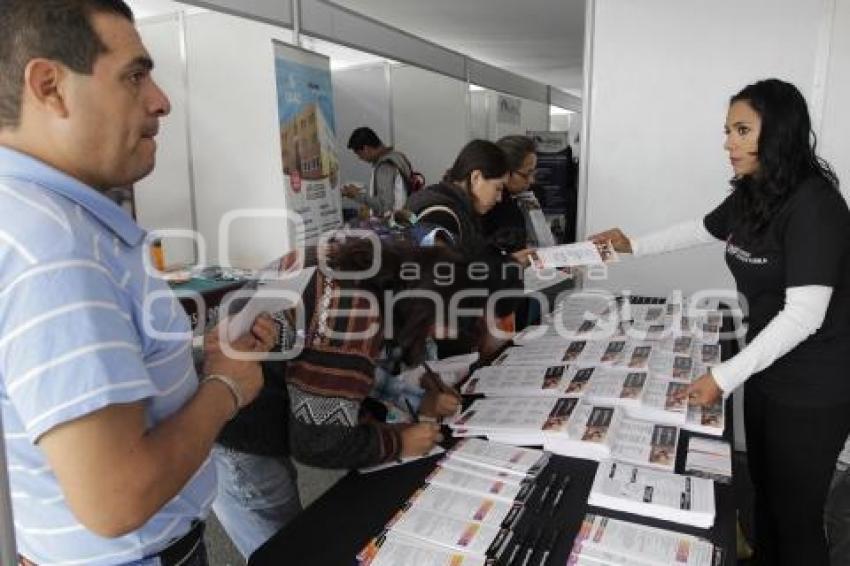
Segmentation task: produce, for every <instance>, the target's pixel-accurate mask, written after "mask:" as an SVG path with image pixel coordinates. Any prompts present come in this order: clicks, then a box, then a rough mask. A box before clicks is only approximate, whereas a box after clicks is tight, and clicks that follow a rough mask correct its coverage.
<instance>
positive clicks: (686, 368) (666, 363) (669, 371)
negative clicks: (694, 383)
mask: <svg viewBox="0 0 850 566" xmlns="http://www.w3.org/2000/svg"><path fill="white" fill-rule="evenodd" d="M649 369H650V370H651V371H652V372H653V373H656V374H658V375H662V376H664V377H670V378H673V379H687V380H690V379H691V378H692V376H693V371H694V359H693V358H692V357H691V356H690V355H682V354H674V353H672V352H664V351H661V350H658V351H655V352H653V353H652V356H651V359H650V360H649Z"/></svg>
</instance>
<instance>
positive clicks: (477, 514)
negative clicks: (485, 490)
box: [405, 485, 513, 527]
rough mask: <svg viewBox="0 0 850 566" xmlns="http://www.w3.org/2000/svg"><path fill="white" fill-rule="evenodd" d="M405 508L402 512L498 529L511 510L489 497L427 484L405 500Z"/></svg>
mask: <svg viewBox="0 0 850 566" xmlns="http://www.w3.org/2000/svg"><path fill="white" fill-rule="evenodd" d="M406 508H407V510H406V511H405V512H409V511H410V510H424V511H430V512H433V513H437V514H439V515H446V516H448V517H453V518H455V519H463V520H465V521H475V522H478V523H483V524H485V525H490V526H494V527H500V526H501V524H502V522H503V521H504V520H505V518H506V517H507V516H508V514H509V513H510V512H511V510H512V509H513V504H511V503H508V502H506V501H501V500H498V499H494V498H492V497H484V496H481V495H473V494H471V493H458V492H457V491H455V490H452V489H447V488H444V487H440V486H438V485H430V486H427V487H425V488H422V489H419V490H417V491H416V493H414V494H413V496H412V497H411V498H410V499H409V500H408V502H407V504H406Z"/></svg>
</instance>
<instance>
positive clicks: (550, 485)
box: [538, 472, 558, 509]
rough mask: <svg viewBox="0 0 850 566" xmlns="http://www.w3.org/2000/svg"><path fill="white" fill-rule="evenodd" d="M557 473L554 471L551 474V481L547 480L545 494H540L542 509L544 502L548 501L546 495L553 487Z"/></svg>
mask: <svg viewBox="0 0 850 566" xmlns="http://www.w3.org/2000/svg"><path fill="white" fill-rule="evenodd" d="M557 477H558V476H557V474H555V473H554V472H553V473H552V475H551V476H549V481H547V482H546V486H545V487H544V488H543V494H542V495H541V496H540V503H539V504H538V505H540V507H541V509H542V507H543V502H544V501H546V497H547V496H548V495H549V490H551V489H552V485H553V484H554V483H555V479H556V478H557Z"/></svg>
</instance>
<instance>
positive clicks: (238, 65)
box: [187, 13, 292, 267]
mask: <svg viewBox="0 0 850 566" xmlns="http://www.w3.org/2000/svg"><path fill="white" fill-rule="evenodd" d="M187 23H188V42H189V85H190V92H191V94H192V109H191V124H192V134H193V135H192V139H193V154H194V158H195V188H196V208H197V218H198V229H199V231H200V232H201V234H202V235H203V236H204V237H205V238H206V240H207V243H208V245H209V248H210V256H211V260H212V261H213V262H217V261H220V260H221V259H222V257H224V256H223V254H222V252H223V251H227V253H228V254H229V257H230V258H231V262H232V263H233V264H234V265H238V266H244V267H259V266H261V265H262V264H264V263H266V262H267V261H269V260H271V259H273V258H275V257H277V256H279V255H280V254H281V253H282V252H283V251H285V250H286V249H288V248H289V247H290V240H289V239H288V234H287V227H286V225H285V224H284V223H283V222H281V221H280V220H274V219H253V220H247V219H246V220H241V221H239V222H237V223H235V224H234V226H233V236H232V238H231V242H230V245H229V247H228V250H222V249H221V247H222V246H221V243H220V242H219V238H218V234H219V225H220V223H221V221H222V218H223V217H224V216H225V215H226V214H227V213H229V212H231V211H233V210H236V209H246V208H252V209H259V210H269V209H277V210H281V209H284V208H285V206H286V202H285V197H284V186H283V170H282V164H281V156H280V151H281V149H280V138H279V136H280V133H279V126H278V123H277V122H278V112H277V95H276V87H275V74H274V54H273V48H272V38H276V39H279V40H282V41H291V39H292V38H291V33H290V32H288V31H287V30H282V29H280V28H275V27H273V26H269V25H265V24H260V23H257V22H253V21H249V20H245V19H241V18H235V17H230V16H227V15H223V14H216V13H208V14H201V15H197V16H192V17H190V18H188V19H187Z"/></svg>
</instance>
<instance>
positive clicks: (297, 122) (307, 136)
mask: <svg viewBox="0 0 850 566" xmlns="http://www.w3.org/2000/svg"><path fill="white" fill-rule="evenodd" d="M274 64H275V79H276V82H277V109H278V124H279V126H280V151H281V162H282V167H283V183H284V190H285V191H286V206H287V208H288V209H289V210H290V211H292V212H295V213H298V214H299V215H300V216H301V219H302V221H303V223H304V243H305V244H307V245H310V244H314V243H316V242H317V241H318V238H319V235H320V234H321V233H323V232H325V231H327V230H333V229H336V228H339V227H340V226H341V225H342V216H341V212H340V208H341V205H340V192H339V159H338V156H337V148H336V142H335V140H336V135H335V132H336V124H335V120H334V107H333V88H332V86H331V70H330V60H329V59H328V58H327V57H325V56H323V55H319V54H318V53H313V52H310V51H305V50H303V49H300V48H298V47H294V46H291V45H287V44H284V43H280V42H278V41H275V42H274Z"/></svg>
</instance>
